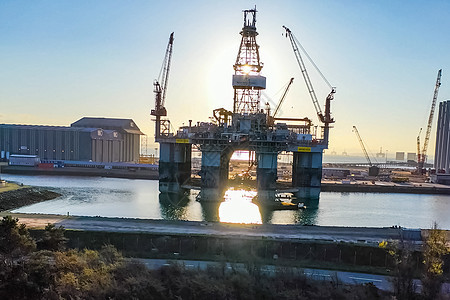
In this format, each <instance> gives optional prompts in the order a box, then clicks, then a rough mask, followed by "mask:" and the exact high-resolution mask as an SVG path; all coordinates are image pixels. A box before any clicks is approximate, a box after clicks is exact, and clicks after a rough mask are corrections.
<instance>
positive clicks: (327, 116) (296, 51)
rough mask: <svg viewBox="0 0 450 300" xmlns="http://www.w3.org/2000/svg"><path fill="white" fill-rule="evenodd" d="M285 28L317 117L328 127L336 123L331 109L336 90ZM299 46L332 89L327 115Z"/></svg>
mask: <svg viewBox="0 0 450 300" xmlns="http://www.w3.org/2000/svg"><path fill="white" fill-rule="evenodd" d="M283 28H284V29H285V30H286V36H287V37H289V40H290V42H291V45H292V49H293V50H294V55H295V58H296V59H297V63H298V65H299V67H300V71H301V72H302V75H303V79H304V80H305V83H306V88H307V89H308V92H309V95H310V97H311V100H312V102H313V105H314V108H315V109H316V113H317V116H318V117H319V120H320V121H321V122H322V123H324V124H325V125H326V126H327V127H328V125H329V124H330V123H334V119H333V118H332V117H331V109H330V101H331V100H333V99H334V94H335V93H336V88H334V87H332V86H331V84H330V83H329V82H328V80H327V79H326V78H325V76H323V74H322V72H320V70H319V68H318V67H317V66H316V64H314V62H313V61H312V59H311V58H310V57H309V55H308V53H307V52H306V51H305V49H304V48H303V47H302V46H301V44H300V43H299V42H298V40H297V39H296V38H295V36H294V35H293V34H292V32H291V30H290V29H289V28H287V27H286V26H283ZM299 45H300V47H301V49H302V50H303V52H305V54H306V56H307V57H308V58H309V60H310V61H311V63H312V64H313V66H314V67H315V68H316V70H317V71H318V72H319V74H320V76H321V77H322V78H323V79H324V81H325V82H326V83H327V85H328V86H329V87H330V88H331V92H330V94H328V96H327V100H326V102H325V115H324V114H323V112H322V109H321V108H320V104H319V101H318V100H317V96H316V92H315V91H314V87H313V85H312V83H311V79H310V78H309V74H308V71H307V70H306V66H305V63H304V61H303V58H302V56H301V53H300V50H299Z"/></svg>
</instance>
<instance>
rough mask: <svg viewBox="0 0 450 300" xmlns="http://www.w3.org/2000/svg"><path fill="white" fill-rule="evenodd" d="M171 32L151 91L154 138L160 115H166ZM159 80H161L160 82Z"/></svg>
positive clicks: (158, 132) (158, 126)
mask: <svg viewBox="0 0 450 300" xmlns="http://www.w3.org/2000/svg"><path fill="white" fill-rule="evenodd" d="M172 49H173V32H172V33H171V34H170V37H169V43H168V44H167V48H166V54H165V56H164V61H163V64H162V67H161V71H160V72H159V76H158V79H156V80H155V81H154V82H153V92H154V93H155V109H152V110H151V113H150V114H151V115H152V116H155V117H156V120H155V121H156V126H155V138H156V140H158V138H159V137H160V136H161V117H164V116H167V110H166V108H165V106H164V103H165V100H166V91H167V85H168V81H169V71H170V61H171V59H172ZM160 81H161V82H160Z"/></svg>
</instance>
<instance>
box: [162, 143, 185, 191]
mask: <svg viewBox="0 0 450 300" xmlns="http://www.w3.org/2000/svg"><path fill="white" fill-rule="evenodd" d="M159 145H160V146H159V191H160V192H161V193H182V192H184V189H182V188H181V186H182V185H183V184H184V183H186V182H187V181H188V180H189V179H190V178H191V151H192V146H191V144H177V143H160V144H159Z"/></svg>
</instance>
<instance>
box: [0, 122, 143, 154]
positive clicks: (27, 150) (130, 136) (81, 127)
mask: <svg viewBox="0 0 450 300" xmlns="http://www.w3.org/2000/svg"><path fill="white" fill-rule="evenodd" d="M140 135H142V132H141V131H140V130H139V128H138V127H137V125H136V123H134V121H133V120H131V119H111V118H82V119H80V120H78V121H76V122H74V123H72V124H71V126H70V127H68V126H67V127H65V126H40V125H15V124H0V153H1V158H6V157H7V156H8V155H9V154H29V155H38V156H39V157H40V158H41V159H54V160H81V161H95V162H135V163H137V162H139V145H140Z"/></svg>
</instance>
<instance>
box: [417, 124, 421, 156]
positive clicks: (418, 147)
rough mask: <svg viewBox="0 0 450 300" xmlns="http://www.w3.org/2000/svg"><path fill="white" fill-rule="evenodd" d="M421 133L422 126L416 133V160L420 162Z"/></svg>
mask: <svg viewBox="0 0 450 300" xmlns="http://www.w3.org/2000/svg"><path fill="white" fill-rule="evenodd" d="M421 133H422V128H420V130H419V134H418V135H417V162H418V163H420V161H421V157H422V155H421V153H420V134H421Z"/></svg>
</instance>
